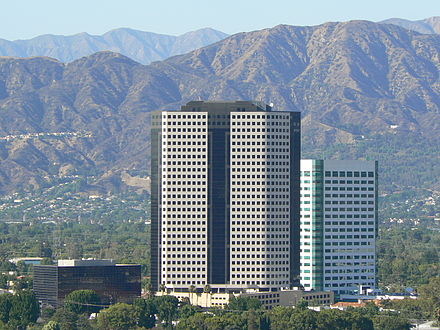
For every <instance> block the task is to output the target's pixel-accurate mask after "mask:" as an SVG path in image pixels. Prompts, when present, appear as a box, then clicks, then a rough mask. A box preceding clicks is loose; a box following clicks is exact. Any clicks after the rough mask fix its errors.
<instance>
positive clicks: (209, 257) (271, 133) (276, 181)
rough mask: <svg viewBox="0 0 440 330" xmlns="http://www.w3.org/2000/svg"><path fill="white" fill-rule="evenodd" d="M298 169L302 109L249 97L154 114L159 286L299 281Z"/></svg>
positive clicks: (155, 272)
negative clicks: (291, 109) (280, 107)
mask: <svg viewBox="0 0 440 330" xmlns="http://www.w3.org/2000/svg"><path fill="white" fill-rule="evenodd" d="M299 166H300V114H299V113H298V112H288V111H273V110H272V108H271V107H270V106H268V105H266V104H263V103H260V102H250V101H236V102H205V101H193V102H189V103H188V104H186V105H185V106H182V108H181V110H180V111H158V112H154V113H153V114H152V134H151V213H152V214H151V219H152V224H151V245H152V246H151V279H152V286H153V289H154V290H156V291H157V290H159V288H160V287H161V286H162V287H163V286H166V287H167V288H168V289H172V290H175V291H179V290H183V291H185V290H188V288H189V287H190V286H195V287H196V288H199V289H200V288H203V287H204V286H205V285H207V284H209V285H210V286H211V287H213V288H215V287H216V286H217V287H228V288H248V287H254V288H259V289H261V290H276V289H278V288H281V287H289V286H291V285H292V284H295V283H299V188H300V187H299Z"/></svg>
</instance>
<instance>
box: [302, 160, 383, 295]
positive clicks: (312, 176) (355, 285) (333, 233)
mask: <svg viewBox="0 0 440 330" xmlns="http://www.w3.org/2000/svg"><path fill="white" fill-rule="evenodd" d="M377 180H378V177H377V162H376V161H353V160H310V159H308V160H301V284H302V285H303V286H304V287H305V289H306V290H311V289H313V290H326V291H328V290H331V291H334V292H336V293H337V294H353V293H355V292H359V290H364V289H365V288H371V289H374V288H375V286H376V236H377V233H378V229H377V226H378V213H377V211H378V205H377V197H378V194H377V193H378V190H377V185H378V182H377Z"/></svg>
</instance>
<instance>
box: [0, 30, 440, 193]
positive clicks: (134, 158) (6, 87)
mask: <svg viewBox="0 0 440 330" xmlns="http://www.w3.org/2000/svg"><path fill="white" fill-rule="evenodd" d="M438 54H440V36H439V35H422V34H419V33H417V32H412V31H408V30H406V29H404V28H401V27H398V26H394V25H386V24H376V23H372V22H368V21H351V22H345V23H326V24H322V25H319V26H316V27H295V26H289V25H279V26H276V27H274V28H270V29H264V30H261V31H253V32H248V33H240V34H236V35H233V36H230V37H228V38H226V39H225V40H223V41H220V42H217V43H215V44H211V45H208V46H206V47H203V48H200V49H197V50H194V51H192V52H190V53H187V54H184V55H178V56H174V57H171V58H169V59H167V60H165V61H160V62H154V63H152V64H150V65H147V66H145V65H141V64H139V63H137V62H135V61H133V60H131V59H129V58H127V57H125V56H123V55H121V54H117V53H113V52H98V53H95V54H93V55H90V56H88V57H83V58H80V59H78V60H76V61H73V62H71V63H67V64H65V63H61V62H59V61H55V60H50V59H45V58H38V57H37V58H33V59H10V58H1V59H0V112H1V113H2V116H1V117H0V135H2V136H7V135H13V134H26V133H28V134H29V133H38V132H85V133H90V135H89V137H81V136H70V135H69V136H66V137H60V138H54V137H53V136H52V135H50V136H47V137H41V138H29V139H24V138H17V139H15V140H11V141H3V140H2V141H0V165H1V166H0V178H1V180H0V191H1V192H3V193H9V192H12V191H16V190H19V189H21V190H23V189H24V190H26V189H38V188H39V187H43V186H48V185H51V184H54V182H59V180H65V179H66V178H67V177H69V176H75V175H85V176H87V177H88V178H89V179H88V180H89V181H88V182H91V181H93V184H95V185H96V186H100V187H103V188H102V189H104V190H106V191H113V192H115V191H116V192H117V191H120V190H121V189H122V190H124V189H129V187H126V186H124V184H123V182H122V173H125V172H130V173H135V174H136V173H138V174H142V175H143V176H145V175H146V174H147V173H148V168H149V159H148V154H149V125H150V118H149V113H150V112H151V111H152V110H160V109H179V107H180V105H181V104H184V103H186V102H187V101H190V100H194V99H195V100H197V99H205V100H220V99H222V100H235V99H244V100H262V101H265V102H267V103H270V102H273V103H274V104H275V107H276V109H280V110H301V111H302V117H303V133H304V134H303V148H304V149H303V150H304V154H303V156H304V157H323V156H325V157H329V158H335V157H336V158H356V159H362V158H363V159H365V158H370V159H371V157H374V159H379V160H380V161H381V168H382V169H383V170H382V172H381V177H382V182H383V188H382V189H383V191H388V192H390V191H391V192H392V191H397V190H399V189H400V190H402V189H405V187H409V186H417V185H420V186H421V187H430V188H432V187H437V188H438V187H439V185H440V182H439V180H438V178H439V177H440V173H438V172H439V170H438V167H437V169H436V166H435V164H436V159H437V157H440V154H438V153H439V152H437V153H435V152H434V154H433V153H432V150H436V148H435V146H438V147H440V136H439V133H438V132H439V131H440V78H439V76H440V74H439V72H440V59H439V56H438ZM433 148H434V149H433ZM437 150H440V148H437ZM330 151H332V153H330ZM428 151H429V153H428ZM413 171H414V172H415V173H417V174H418V175H415V174H413ZM406 172H408V173H406ZM17 173H18V174H17ZM433 173H434V174H433ZM90 178H93V180H92V179H90ZM437 188H436V189H437Z"/></svg>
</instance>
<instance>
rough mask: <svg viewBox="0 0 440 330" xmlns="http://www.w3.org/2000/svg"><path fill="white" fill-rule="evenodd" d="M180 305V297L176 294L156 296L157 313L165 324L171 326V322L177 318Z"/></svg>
mask: <svg viewBox="0 0 440 330" xmlns="http://www.w3.org/2000/svg"><path fill="white" fill-rule="evenodd" d="M178 305H179V299H177V298H176V297H174V296H161V297H156V306H157V314H158V316H159V319H160V320H161V321H163V322H164V323H165V326H170V325H171V322H172V321H174V320H175V319H176V318H177V315H178V314H177V306H178Z"/></svg>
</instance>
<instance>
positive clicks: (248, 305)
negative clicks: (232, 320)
mask: <svg viewBox="0 0 440 330" xmlns="http://www.w3.org/2000/svg"><path fill="white" fill-rule="evenodd" d="M260 308H261V301H259V300H258V299H257V298H251V297H232V298H231V300H230V301H229V304H228V306H227V307H226V309H230V310H238V311H248V310H255V309H260Z"/></svg>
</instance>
